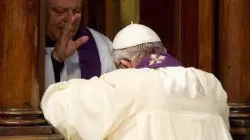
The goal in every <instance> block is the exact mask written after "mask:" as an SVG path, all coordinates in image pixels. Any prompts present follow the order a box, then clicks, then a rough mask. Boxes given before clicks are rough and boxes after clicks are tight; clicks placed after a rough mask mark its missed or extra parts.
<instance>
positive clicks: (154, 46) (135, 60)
mask: <svg viewBox="0 0 250 140" xmlns="http://www.w3.org/2000/svg"><path fill="white" fill-rule="evenodd" d="M166 52H167V49H166V48H165V47H164V46H163V44H162V42H160V41H159V42H149V43H143V44H139V45H136V46H132V47H129V48H125V49H119V50H114V51H113V60H114V63H115V65H116V67H117V68H119V67H121V65H120V62H121V60H123V59H124V60H129V61H131V62H132V64H133V65H134V66H136V65H138V64H139V63H140V62H141V60H142V59H143V57H145V55H150V54H153V53H166Z"/></svg>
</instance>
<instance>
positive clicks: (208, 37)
mask: <svg viewBox="0 0 250 140" xmlns="http://www.w3.org/2000/svg"><path fill="white" fill-rule="evenodd" d="M198 3H199V5H198V6H199V8H198V10H199V11H198V13H199V15H198V45H199V47H198V53H199V55H198V68H200V69H202V70H205V71H207V72H214V37H215V35H214V29H215V28H214V27H215V25H214V24H215V20H214V18H215V16H214V12H215V1H214V0H200V1H198Z"/></svg>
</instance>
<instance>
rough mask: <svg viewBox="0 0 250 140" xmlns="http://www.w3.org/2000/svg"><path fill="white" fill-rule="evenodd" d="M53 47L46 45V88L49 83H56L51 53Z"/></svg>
mask: <svg viewBox="0 0 250 140" xmlns="http://www.w3.org/2000/svg"><path fill="white" fill-rule="evenodd" d="M52 51H53V48H48V47H46V49H45V52H46V54H45V89H47V88H48V87H49V85H51V84H53V83H55V76H54V69H53V64H52V60H51V53H52Z"/></svg>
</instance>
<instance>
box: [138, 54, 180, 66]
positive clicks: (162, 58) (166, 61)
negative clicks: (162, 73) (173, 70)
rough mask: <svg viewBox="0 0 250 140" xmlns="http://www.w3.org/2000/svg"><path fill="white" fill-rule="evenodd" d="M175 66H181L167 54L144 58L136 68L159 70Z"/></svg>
mask: <svg viewBox="0 0 250 140" xmlns="http://www.w3.org/2000/svg"><path fill="white" fill-rule="evenodd" d="M177 66H181V63H180V62H179V61H177V60H176V59H175V58H174V57H172V56H171V55H169V54H167V53H161V54H151V55H147V56H145V57H144V58H143V59H142V61H141V63H140V64H139V65H138V66H137V67H136V68H138V69H140V68H161V67H177Z"/></svg>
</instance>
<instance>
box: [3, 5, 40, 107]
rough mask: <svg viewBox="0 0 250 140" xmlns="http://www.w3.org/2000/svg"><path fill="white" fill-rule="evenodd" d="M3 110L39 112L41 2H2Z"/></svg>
mask: <svg viewBox="0 0 250 140" xmlns="http://www.w3.org/2000/svg"><path fill="white" fill-rule="evenodd" d="M0 5H1V8H0V13H1V14H0V18H1V22H0V28H1V33H0V42H1V47H0V48H1V57H0V61H1V65H0V72H1V77H0V81H1V90H0V95H1V98H0V108H37V107H38V106H39V84H38V83H39V82H38V79H39V78H38V70H37V69H38V63H37V62H38V41H37V29H38V18H37V17H38V16H37V15H38V10H37V9H38V6H39V1H38V0H18V1H13V0H4V1H0Z"/></svg>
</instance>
